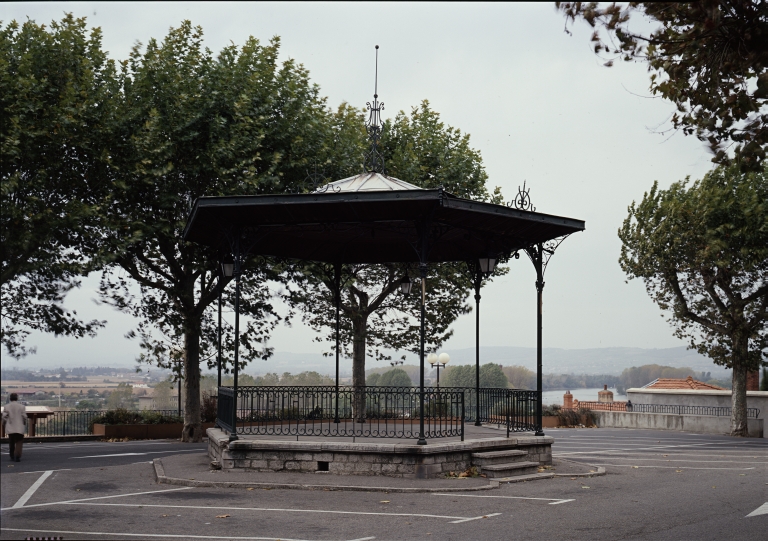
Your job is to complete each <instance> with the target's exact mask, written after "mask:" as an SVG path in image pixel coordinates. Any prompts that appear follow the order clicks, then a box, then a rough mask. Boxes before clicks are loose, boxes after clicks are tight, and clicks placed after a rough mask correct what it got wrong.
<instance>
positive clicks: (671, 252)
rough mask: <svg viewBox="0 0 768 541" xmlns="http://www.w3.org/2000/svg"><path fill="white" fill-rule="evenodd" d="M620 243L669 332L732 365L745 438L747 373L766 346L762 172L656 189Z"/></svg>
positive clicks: (627, 268) (767, 221)
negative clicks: (672, 329) (669, 325)
mask: <svg viewBox="0 0 768 541" xmlns="http://www.w3.org/2000/svg"><path fill="white" fill-rule="evenodd" d="M619 238H620V239H621V241H622V248H621V257H620V259H619V263H620V264H621V268H622V269H623V270H624V272H625V273H626V274H627V276H628V277H629V278H630V279H632V278H640V279H642V280H643V282H644V283H645V287H646V290H647V291H648V294H649V295H650V297H651V299H653V301H654V302H655V303H656V304H658V305H659V307H660V308H661V309H662V310H664V312H665V313H666V314H667V315H668V317H669V322H670V323H671V324H672V325H673V327H674V329H675V335H676V336H677V337H679V338H682V339H684V340H687V341H688V342H689V344H690V347H691V348H694V349H696V350H698V351H699V353H701V354H703V355H707V356H709V357H710V358H711V359H712V360H713V361H714V362H715V363H716V364H719V365H722V366H726V367H728V368H732V369H733V390H734V393H733V397H734V399H733V400H734V407H733V415H734V419H733V426H732V431H733V433H734V435H746V374H747V371H748V370H757V369H758V367H759V366H760V365H761V364H763V363H765V359H766V348H768V281H767V278H768V170H767V169H764V170H763V171H761V172H752V173H741V172H740V171H739V169H738V167H736V166H731V167H730V168H724V167H719V168H717V169H715V170H713V171H711V172H710V173H708V174H707V175H705V176H704V178H703V179H701V180H698V181H695V182H693V183H691V182H690V180H689V179H686V180H685V181H683V182H677V183H674V184H672V186H670V188H669V189H667V190H660V189H659V188H658V184H657V183H654V185H653V188H652V189H651V191H650V192H648V193H646V194H645V195H644V197H643V199H642V201H641V202H640V203H632V205H631V206H630V207H629V216H628V217H627V219H626V220H625V221H624V224H623V226H622V228H621V229H620V230H619Z"/></svg>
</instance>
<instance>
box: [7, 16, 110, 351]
mask: <svg viewBox="0 0 768 541" xmlns="http://www.w3.org/2000/svg"><path fill="white" fill-rule="evenodd" d="M118 97H119V88H118V85H117V80H116V68H115V65H114V62H113V61H111V60H108V59H107V57H106V53H105V52H104V51H102V49H101V32H100V31H99V30H98V29H93V30H92V31H91V32H90V34H88V33H87V32H86V28H85V19H75V18H74V17H72V15H67V16H65V17H64V19H63V20H62V21H61V22H53V23H51V25H50V27H46V26H45V25H39V24H36V23H35V22H34V21H27V22H25V23H24V24H22V25H19V24H18V23H17V22H15V21H12V22H10V23H9V24H8V25H7V26H5V27H2V28H0V110H2V118H3V121H2V122H1V123H0V156H2V159H0V197H1V199H0V205H1V206H2V212H1V213H0V224H2V225H1V227H0V251H1V252H2V263H1V264H2V267H1V269H0V288H2V289H1V291H2V330H0V340H2V344H3V346H4V347H5V350H6V353H7V354H8V355H10V356H11V357H15V358H19V357H23V356H24V355H26V354H27V353H29V352H33V351H34V349H31V350H29V349H27V348H26V346H25V345H24V343H25V339H26V337H27V335H28V334H29V331H30V330H37V331H43V332H51V333H54V334H56V335H69V336H75V337H82V336H86V335H88V336H93V335H94V334H95V332H96V330H97V329H98V328H99V327H101V326H103V322H98V321H91V322H82V321H80V320H79V319H78V318H77V314H76V313H74V312H71V313H70V312H68V311H66V310H65V309H64V308H63V307H62V301H63V300H64V297H65V295H66V294H67V292H68V291H70V290H71V289H72V288H74V287H77V286H78V285H79V281H78V276H80V275H81V274H84V273H87V272H88V270H89V269H90V268H92V267H93V264H94V261H93V257H92V256H93V251H92V250H90V249H89V245H90V241H91V239H92V238H93V237H94V236H95V235H96V233H95V232H94V228H95V225H96V219H97V216H98V214H99V210H100V208H102V206H103V205H104V204H105V202H106V201H107V200H108V196H109V192H110V183H109V181H108V176H107V175H106V174H105V171H106V169H107V167H108V162H109V152H108V149H107V146H106V144H105V143H106V141H107V140H108V138H107V137H106V136H105V134H107V133H109V132H111V130H112V129H113V127H114V121H115V115H116V100H117V98H118Z"/></svg>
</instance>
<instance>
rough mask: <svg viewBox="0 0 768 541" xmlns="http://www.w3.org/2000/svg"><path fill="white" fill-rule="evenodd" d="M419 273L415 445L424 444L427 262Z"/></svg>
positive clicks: (420, 268)
mask: <svg viewBox="0 0 768 541" xmlns="http://www.w3.org/2000/svg"><path fill="white" fill-rule="evenodd" d="M419 272H420V273H421V329H420V333H419V441H417V442H416V445H426V444H427V440H426V438H424V316H425V313H426V307H425V306H424V304H425V303H426V297H427V264H426V263H420V264H419Z"/></svg>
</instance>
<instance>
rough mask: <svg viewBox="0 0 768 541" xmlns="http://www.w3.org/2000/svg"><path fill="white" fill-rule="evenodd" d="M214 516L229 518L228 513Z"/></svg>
mask: <svg viewBox="0 0 768 541" xmlns="http://www.w3.org/2000/svg"><path fill="white" fill-rule="evenodd" d="M216 518H229V515H216Z"/></svg>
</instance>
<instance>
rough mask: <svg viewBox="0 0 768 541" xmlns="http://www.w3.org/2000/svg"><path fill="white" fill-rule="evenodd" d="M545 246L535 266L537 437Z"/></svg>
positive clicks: (538, 432) (538, 428)
mask: <svg viewBox="0 0 768 541" xmlns="http://www.w3.org/2000/svg"><path fill="white" fill-rule="evenodd" d="M542 248H543V246H542V245H541V243H539V244H538V246H537V247H536V258H535V261H534V265H535V267H536V396H537V399H536V435H537V436H543V435H544V431H543V430H542V426H541V425H542V421H541V414H542V411H541V407H542V406H541V400H542V397H541V387H542V377H541V371H542V362H541V333H542V302H543V299H542V293H543V291H544V271H543V268H542V258H543V255H544V254H543V249H542Z"/></svg>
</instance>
